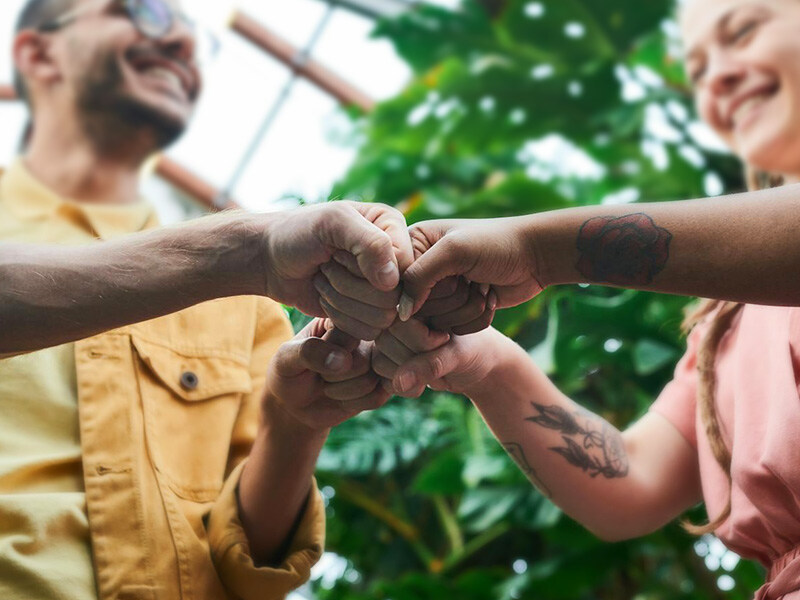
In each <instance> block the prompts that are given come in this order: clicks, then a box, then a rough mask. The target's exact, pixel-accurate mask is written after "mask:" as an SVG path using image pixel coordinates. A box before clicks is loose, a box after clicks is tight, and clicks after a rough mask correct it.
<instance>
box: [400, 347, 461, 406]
mask: <svg viewBox="0 0 800 600" xmlns="http://www.w3.org/2000/svg"><path fill="white" fill-rule="evenodd" d="M458 362H459V361H458V354H457V353H456V351H455V348H454V346H453V344H452V343H448V344H445V345H444V346H441V347H440V348H437V349H436V350H432V351H430V352H426V353H424V354H418V355H417V356H415V357H414V358H412V359H411V360H409V361H408V362H407V363H405V364H404V365H402V366H401V367H400V368H399V369H397V372H396V373H395V375H394V378H393V379H392V385H393V386H394V388H395V389H396V390H398V391H399V392H400V393H401V394H403V395H408V396H409V397H416V396H419V395H421V394H422V392H423V391H424V390H425V386H426V385H429V384H431V383H433V382H434V381H436V380H438V379H441V378H443V377H447V375H449V374H451V373H452V372H453V371H454V370H455V369H456V368H457V367H458Z"/></svg>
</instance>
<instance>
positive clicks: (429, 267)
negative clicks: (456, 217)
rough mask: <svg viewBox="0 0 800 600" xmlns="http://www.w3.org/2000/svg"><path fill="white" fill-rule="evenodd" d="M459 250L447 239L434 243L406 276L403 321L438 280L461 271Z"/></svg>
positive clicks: (417, 309) (414, 312) (402, 296)
mask: <svg viewBox="0 0 800 600" xmlns="http://www.w3.org/2000/svg"><path fill="white" fill-rule="evenodd" d="M460 258H461V256H460V254H459V250H458V249H456V248H453V247H452V244H449V243H448V240H447V239H443V240H441V241H438V242H436V243H435V244H433V245H432V246H431V247H430V249H429V250H427V251H426V252H425V254H423V255H422V256H420V257H419V258H418V259H417V260H416V262H414V264H412V265H411V266H410V267H408V269H406V272H405V273H404V275H403V294H402V295H401V296H400V303H399V304H398V306H397V312H398V315H399V316H400V320H401V321H408V320H409V319H410V318H411V317H413V316H414V315H415V314H417V311H419V309H420V308H422V305H423V304H425V301H426V300H427V299H428V296H430V293H431V290H432V289H433V288H434V286H436V284H437V283H439V282H440V281H442V280H443V279H446V278H447V277H450V276H451V275H461V273H459V262H460Z"/></svg>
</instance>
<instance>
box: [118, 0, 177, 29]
mask: <svg viewBox="0 0 800 600" xmlns="http://www.w3.org/2000/svg"><path fill="white" fill-rule="evenodd" d="M128 7H129V10H130V13H131V18H133V20H134V22H135V23H136V26H137V27H138V28H139V31H141V32H142V33H143V34H144V35H146V36H149V37H154V38H157V37H162V36H165V35H167V33H168V32H169V30H170V29H172V9H171V8H170V7H169V5H168V4H167V3H166V2H164V0H132V1H130V2H128Z"/></svg>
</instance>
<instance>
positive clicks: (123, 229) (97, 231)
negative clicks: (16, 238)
mask: <svg viewBox="0 0 800 600" xmlns="http://www.w3.org/2000/svg"><path fill="white" fill-rule="evenodd" d="M0 202H1V203H2V204H4V205H5V206H6V207H7V208H8V210H10V211H11V212H12V213H13V214H14V215H15V216H17V217H18V218H20V219H24V220H32V221H41V220H47V219H52V218H57V219H66V220H68V221H70V222H72V223H74V224H75V225H78V226H79V227H81V228H83V229H85V230H86V232H87V233H89V234H91V235H93V236H94V237H98V238H101V239H110V238H113V237H117V236H120V235H124V234H127V233H134V232H136V231H142V230H143V229H148V228H150V227H155V226H156V225H158V219H157V216H156V213H155V210H154V208H153V205H152V204H150V203H149V202H146V201H143V200H142V201H140V202H135V203H133V204H89V203H86V202H80V201H77V200H72V199H69V198H61V197H60V196H59V195H58V194H56V193H55V192H54V191H52V190H51V189H49V188H48V187H47V186H45V185H44V184H43V183H41V182H40V181H38V180H37V179H36V178H35V177H34V176H33V175H32V174H31V173H30V171H28V169H27V168H26V167H25V165H24V164H23V162H22V159H20V158H18V159H17V160H15V161H14V163H13V164H12V165H11V166H10V167H9V169H8V170H7V171H6V172H5V173H3V176H2V178H0Z"/></svg>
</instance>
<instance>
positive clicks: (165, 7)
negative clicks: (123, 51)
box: [37, 0, 219, 63]
mask: <svg viewBox="0 0 800 600" xmlns="http://www.w3.org/2000/svg"><path fill="white" fill-rule="evenodd" d="M103 4H118V5H120V6H121V7H122V8H123V9H124V10H125V13H126V14H127V16H128V18H129V19H130V20H131V22H132V23H133V24H134V26H135V27H136V29H137V30H138V31H139V32H140V33H141V34H142V35H144V36H145V37H148V38H150V39H154V40H159V39H162V38H164V37H166V36H167V34H169V32H170V31H172V28H173V27H174V26H175V23H176V21H181V22H182V23H184V24H185V25H186V26H187V27H188V28H189V29H191V30H192V33H193V34H194V35H195V38H196V41H197V47H198V52H197V59H198V62H200V63H205V62H207V61H208V59H210V58H213V56H214V55H216V53H217V50H218V48H219V42H218V40H217V38H216V36H215V35H214V34H213V33H211V32H210V31H208V30H207V29H205V28H201V27H199V26H198V24H197V23H196V22H195V21H193V20H192V19H191V18H189V17H188V16H187V15H186V14H184V13H183V12H181V11H178V10H176V9H175V8H174V7H173V6H171V5H170V4H169V3H168V2H166V1H165V0H112V1H111V3H109V0H98V1H97V2H94V3H87V4H85V5H84V6H81V7H79V8H76V9H75V10H71V11H68V12H66V13H64V14H63V15H61V16H59V17H56V18H55V19H53V20H51V21H47V22H46V23H43V24H41V25H40V26H39V27H38V28H37V29H38V30H39V31H43V32H51V31H58V30H59V29H62V28H63V27H66V26H67V25H70V24H71V23H73V22H74V21H76V20H77V19H79V18H80V17H81V16H83V15H84V14H86V13H88V12H90V11H92V10H94V9H95V8H97V7H98V6H102V5H103Z"/></svg>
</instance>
